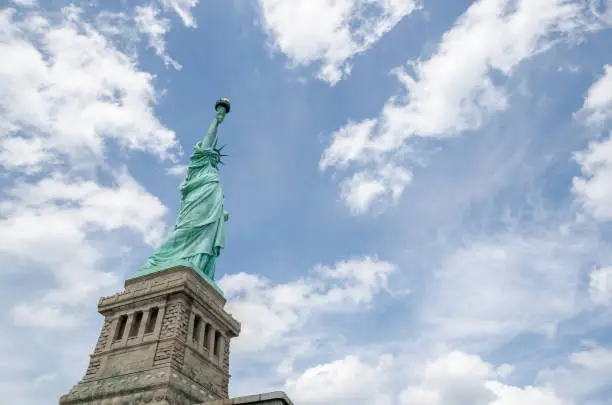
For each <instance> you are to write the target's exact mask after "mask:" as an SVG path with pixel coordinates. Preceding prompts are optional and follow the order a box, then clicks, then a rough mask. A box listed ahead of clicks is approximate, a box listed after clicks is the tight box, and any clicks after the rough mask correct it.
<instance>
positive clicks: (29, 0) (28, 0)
mask: <svg viewBox="0 0 612 405" xmlns="http://www.w3.org/2000/svg"><path fill="white" fill-rule="evenodd" d="M11 2H12V3H13V4H16V5H18V6H23V7H34V6H36V5H37V1H36V0H11Z"/></svg>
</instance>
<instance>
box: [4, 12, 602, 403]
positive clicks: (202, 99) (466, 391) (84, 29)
mask: <svg viewBox="0 0 612 405" xmlns="http://www.w3.org/2000/svg"><path fill="white" fill-rule="evenodd" d="M610 27H612V0H581V1H579V0H574V1H570V0H477V1H473V2H471V1H467V0H454V1H449V0H147V1H139V0H121V1H117V0H112V1H107V0H104V1H98V2H96V1H88V2H77V3H75V4H71V3H70V2H69V1H67V0H46V1H45V0H38V1H37V0H3V1H0V162H1V169H0V277H1V282H0V304H1V305H0V306H1V307H2V308H3V310H2V312H1V313H0V325H2V327H1V333H0V395H1V396H2V397H3V398H11V403H12V404H15V405H30V404H31V405H34V404H36V405H47V404H49V405H50V404H55V403H57V399H58V397H59V396H60V395H61V394H62V393H65V392H67V391H68V390H69V389H70V387H71V386H72V385H73V384H75V383H76V382H77V381H78V380H79V379H80V378H81V377H82V376H83V374H84V371H85V368H86V366H87V362H88V355H89V354H90V353H91V351H92V348H93V346H94V344H95V341H96V339H97V336H98V333H99V329H100V327H101V322H102V319H101V316H100V315H98V314H97V312H96V304H97V300H98V298H99V297H100V296H103V295H110V294H112V293H115V292H117V291H119V290H120V289H121V288H122V283H123V280H125V279H126V278H127V277H129V276H130V275H131V274H133V273H134V272H135V271H136V270H137V269H138V267H139V266H140V265H142V264H143V263H144V262H145V260H146V259H147V257H148V255H150V254H151V252H152V251H153V249H154V248H155V246H157V245H158V244H159V243H160V242H161V240H162V239H163V237H164V235H165V234H166V232H167V231H168V229H169V227H170V226H171V225H172V224H173V221H174V219H175V214H176V211H177V209H178V202H179V193H178V191H177V187H178V184H179V183H180V182H181V180H182V176H183V174H184V165H185V163H186V161H187V157H188V156H189V153H190V152H191V148H192V147H193V145H194V144H195V142H197V140H199V139H200V138H201V137H202V136H203V135H204V132H205V129H206V127H207V126H208V124H209V122H210V120H211V119H212V118H213V115H214V114H213V104H214V101H215V100H216V99H218V98H219V97H221V96H225V97H229V98H230V99H231V100H232V112H231V114H230V115H229V116H228V118H227V119H226V121H225V122H224V123H223V126H222V128H221V130H220V137H221V143H222V144H223V143H225V144H227V147H226V149H225V150H226V151H227V153H228V154H229V156H228V157H227V158H225V161H226V164H225V166H222V181H223V186H224V192H225V197H226V208H227V211H229V213H230V216H231V218H230V222H229V227H228V236H227V243H226V249H225V251H224V253H223V255H222V257H221V258H220V261H219V263H218V267H217V274H218V278H219V284H220V285H221V287H222V289H223V290H224V291H225V293H226V296H227V297H228V299H229V302H228V310H229V311H230V312H231V313H232V314H233V315H234V316H235V317H236V318H237V319H239V320H240V321H241V322H242V325H243V330H242V334H241V336H240V338H238V339H236V340H235V341H234V344H233V347H232V350H233V353H232V375H233V377H232V383H231V394H232V396H238V395H244V394H250V393H256V392H263V391H269V390H277V389H280V390H284V391H286V392H287V393H288V394H289V395H290V397H291V398H292V399H293V400H294V402H295V403H296V404H302V405H331V404H334V405H515V404H524V405H571V404H573V405H609V404H610V398H612V383H611V381H612V332H611V331H612V328H611V325H612V250H611V249H610V248H611V245H612V224H611V221H612V138H611V135H610V133H611V130H612V48H611V45H612V30H610V29H609V28H610Z"/></svg>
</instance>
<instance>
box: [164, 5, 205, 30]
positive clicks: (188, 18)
mask: <svg viewBox="0 0 612 405" xmlns="http://www.w3.org/2000/svg"><path fill="white" fill-rule="evenodd" d="M161 3H162V5H163V6H164V8H166V9H171V10H173V11H174V12H175V13H176V14H178V16H179V17H180V18H181V21H183V24H185V26H186V27H190V28H196V27H197V24H196V21H195V18H193V14H191V9H192V8H194V7H195V6H197V5H198V3H199V0H161Z"/></svg>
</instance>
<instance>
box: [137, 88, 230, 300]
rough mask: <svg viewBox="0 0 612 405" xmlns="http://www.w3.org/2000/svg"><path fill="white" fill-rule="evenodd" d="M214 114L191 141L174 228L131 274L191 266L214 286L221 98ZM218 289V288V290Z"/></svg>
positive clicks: (221, 222)
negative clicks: (203, 131) (203, 132)
mask: <svg viewBox="0 0 612 405" xmlns="http://www.w3.org/2000/svg"><path fill="white" fill-rule="evenodd" d="M215 111H216V116H215V119H214V121H213V122H212V123H211V124H210V126H209V127H208V131H207V132H206V135H205V136H204V139H202V140H201V141H199V142H198V143H197V144H196V145H195V149H194V152H193V154H192V155H191V157H190V159H189V167H188V169H187V175H186V177H185V181H183V183H182V184H181V185H180V187H179V190H180V192H181V205H180V210H179V213H178V219H177V221H176V224H175V225H174V229H173V231H172V233H171V234H170V236H168V238H167V239H166V240H165V241H164V243H163V244H162V245H161V246H160V247H159V248H158V249H157V250H156V251H155V253H153V255H152V256H151V257H150V258H149V260H148V261H147V263H146V264H145V265H144V266H143V267H141V268H140V270H139V271H138V272H137V273H136V275H135V277H140V276H144V275H147V274H151V273H155V272H158V271H161V270H166V269H170V268H172V267H179V266H184V267H191V268H192V269H194V270H195V271H196V272H197V273H198V274H199V275H200V276H201V277H202V278H204V279H205V280H206V281H208V282H209V283H210V284H211V285H212V286H213V287H215V289H217V290H219V288H218V287H217V286H216V284H215V283H214V277H215V264H216V261H217V257H218V256H219V255H220V254H221V249H223V247H224V246H225V222H226V221H227V220H228V214H227V213H226V212H225V211H224V209H223V191H222V189H221V182H220V179H219V168H218V166H219V164H220V163H221V157H222V156H223V155H221V149H223V148H217V147H216V144H217V140H216V137H217V128H218V127H219V125H220V124H221V123H222V122H223V120H224V119H225V115H226V114H228V113H229V111H230V102H229V100H228V99H226V98H222V99H220V100H219V101H217V103H216V104H215ZM219 292H220V290H219Z"/></svg>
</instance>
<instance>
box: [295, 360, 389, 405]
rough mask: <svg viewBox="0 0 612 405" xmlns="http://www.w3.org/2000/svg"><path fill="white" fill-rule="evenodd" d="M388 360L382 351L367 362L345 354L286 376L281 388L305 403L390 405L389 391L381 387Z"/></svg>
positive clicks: (384, 380) (386, 371)
mask: <svg viewBox="0 0 612 405" xmlns="http://www.w3.org/2000/svg"><path fill="white" fill-rule="evenodd" d="M392 360H393V359H392V357H391V356H387V355H385V356H381V357H380V358H379V359H378V361H377V363H376V364H369V363H366V362H364V361H362V360H361V359H360V358H359V357H357V356H346V357H345V358H343V359H341V360H336V361H333V362H331V363H327V364H320V365H317V366H314V367H312V368H309V369H307V370H306V371H304V372H303V373H302V374H300V375H299V376H297V377H296V378H290V379H288V380H287V381H286V382H285V390H286V391H287V393H288V394H289V396H290V397H291V398H292V400H294V401H295V402H296V403H300V404H305V405H308V404H312V405H325V404H330V405H331V404H335V405H392V404H393V396H392V393H390V392H387V391H386V390H385V389H384V385H385V383H386V380H387V379H388V376H389V373H390V372H392V370H391V367H390V366H391V364H392Z"/></svg>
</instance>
